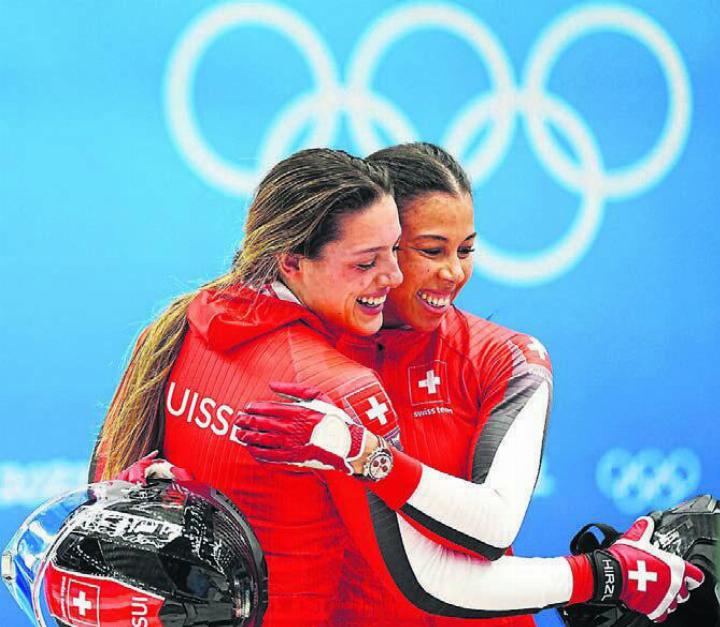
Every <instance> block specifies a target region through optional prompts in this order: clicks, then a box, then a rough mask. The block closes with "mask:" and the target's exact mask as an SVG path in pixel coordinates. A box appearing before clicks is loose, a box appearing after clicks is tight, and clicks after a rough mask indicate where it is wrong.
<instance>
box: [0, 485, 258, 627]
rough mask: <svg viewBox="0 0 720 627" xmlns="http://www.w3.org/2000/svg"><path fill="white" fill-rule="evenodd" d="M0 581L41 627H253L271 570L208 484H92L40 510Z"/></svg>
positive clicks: (13, 545)
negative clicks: (57, 626) (3, 581)
mask: <svg viewBox="0 0 720 627" xmlns="http://www.w3.org/2000/svg"><path fill="white" fill-rule="evenodd" d="M2 576H3V579H4V580H5V583H6V584H7V586H8V587H9V588H10V591H11V593H12V594H13V596H14V597H15V599H16V600H17V602H18V603H19V604H20V607H21V608H22V609H23V610H24V611H25V613H26V614H27V615H28V616H29V617H30V619H31V620H32V621H33V622H34V623H35V624H37V625H39V626H40V627H51V626H53V625H60V626H62V627H89V626H94V627H120V626H121V625H122V626H123V627H161V626H162V627H181V626H182V627H185V626H187V627H191V626H193V625H196V626H201V625H202V626H203V627H255V626H257V625H260V624H261V622H262V616H263V613H264V611H265V608H266V606H267V570H266V566H265V559H264V558H263V554H262V551H261V549H260V544H259V543H258V541H257V538H256V537H255V534H254V533H253V531H252V529H251V528H250V525H248V523H247V521H246V520H245V519H244V518H243V516H242V515H241V514H240V512H239V511H238V510H237V509H236V508H235V506H234V505H233V504H232V503H231V502H230V501H229V500H228V499H227V498H226V497H225V496H223V495H222V494H221V493H220V492H218V491H217V490H215V489H213V488H211V487H210V486H208V485H206V484H202V483H195V482H183V483H176V482H169V481H154V482H151V483H149V484H148V485H146V486H143V485H137V484H132V483H126V482H124V481H107V482H102V483H94V484H91V485H89V486H87V487H85V488H83V489H81V490H76V491H74V492H70V493H67V494H64V495H62V496H60V497H58V498H56V499H53V500H52V501H50V502H48V503H46V504H45V505H43V506H42V507H40V508H39V509H37V510H36V511H35V512H34V513H33V514H32V515H31V516H30V517H29V518H28V519H27V520H26V521H25V522H24V523H23V524H22V526H21V527H20V529H19V530H18V531H17V533H16V534H15V536H14V538H13V539H12V540H11V542H10V544H9V545H8V547H7V549H6V550H5V552H4V553H3V556H2Z"/></svg>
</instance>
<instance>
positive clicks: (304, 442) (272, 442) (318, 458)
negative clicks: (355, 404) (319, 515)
mask: <svg viewBox="0 0 720 627" xmlns="http://www.w3.org/2000/svg"><path fill="white" fill-rule="evenodd" d="M270 389H271V390H272V391H273V392H276V393H277V394H280V395H281V396H284V397H286V398H289V399H291V400H290V401H289V402H280V401H258V402H254V403H248V404H247V405H246V406H245V410H244V411H245V413H244V414H241V415H240V416H239V417H238V418H237V419H236V420H235V426H236V430H235V432H236V435H237V437H238V439H239V440H240V441H241V442H242V443H243V444H244V445H245V447H246V448H247V450H248V452H249V453H250V454H251V455H252V456H253V457H254V458H255V459H256V460H258V461H263V462H271V463H276V464H293V465H296V466H303V467H308V468H320V469H325V470H332V469H334V470H339V471H341V472H344V473H346V474H350V475H351V474H353V473H354V470H353V467H352V462H353V461H355V460H357V459H359V458H360V456H361V455H362V452H363V450H364V448H365V442H366V438H367V437H368V431H367V430H366V429H365V427H363V426H362V425H359V424H357V423H355V422H353V420H352V419H351V418H350V416H348V415H347V414H346V413H345V412H344V411H343V410H342V409H340V408H339V407H337V406H335V405H333V404H332V401H331V399H330V398H329V397H328V396H327V395H325V394H324V393H323V392H321V391H320V390H318V389H316V388H311V387H307V386H303V385H299V384H296V383H271V384H270Z"/></svg>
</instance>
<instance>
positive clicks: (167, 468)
mask: <svg viewBox="0 0 720 627" xmlns="http://www.w3.org/2000/svg"><path fill="white" fill-rule="evenodd" d="M157 455H158V452H157V451H153V452H152V453H149V454H148V455H145V457H143V458H141V459H140V460H138V461H136V462H135V463H134V464H133V465H132V466H129V467H127V468H126V469H125V470H123V471H122V472H120V474H118V475H117V476H116V477H114V479H116V480H118V481H128V482H130V483H140V484H142V485H145V484H146V483H147V480H148V479H170V480H175V481H192V480H193V479H194V477H193V476H192V474H191V473H190V472H188V471H187V470H185V469H184V468H179V467H178V466H173V465H172V464H171V463H170V462H169V461H167V460H165V459H162V458H159V457H158V456H157Z"/></svg>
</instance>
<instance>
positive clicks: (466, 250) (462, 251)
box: [458, 248, 475, 257]
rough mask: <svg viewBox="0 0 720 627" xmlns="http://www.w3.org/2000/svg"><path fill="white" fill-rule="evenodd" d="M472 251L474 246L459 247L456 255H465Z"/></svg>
mask: <svg viewBox="0 0 720 627" xmlns="http://www.w3.org/2000/svg"><path fill="white" fill-rule="evenodd" d="M474 252H475V249H474V248H459V249H458V256H459V257H467V256H468V255H472V254H473V253H474Z"/></svg>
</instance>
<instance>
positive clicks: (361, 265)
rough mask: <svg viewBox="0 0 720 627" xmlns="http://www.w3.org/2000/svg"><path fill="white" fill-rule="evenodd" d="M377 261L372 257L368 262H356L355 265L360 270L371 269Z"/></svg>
mask: <svg viewBox="0 0 720 627" xmlns="http://www.w3.org/2000/svg"><path fill="white" fill-rule="evenodd" d="M376 263H377V260H376V259H373V260H372V261H370V262H368V263H359V264H357V267H358V268H360V270H371V269H372V268H374V267H375V264H376Z"/></svg>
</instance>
